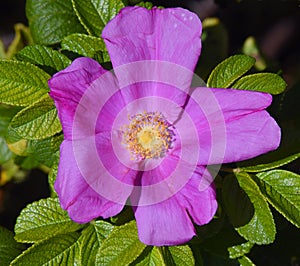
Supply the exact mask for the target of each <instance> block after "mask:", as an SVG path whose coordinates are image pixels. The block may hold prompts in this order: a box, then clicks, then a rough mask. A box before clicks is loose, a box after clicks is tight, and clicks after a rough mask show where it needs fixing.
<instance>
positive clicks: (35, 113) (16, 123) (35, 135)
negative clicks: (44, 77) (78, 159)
mask: <svg viewBox="0 0 300 266" xmlns="http://www.w3.org/2000/svg"><path fill="white" fill-rule="evenodd" d="M10 126H11V128H12V129H14V130H15V131H16V133H17V134H18V135H19V136H21V137H22V138H24V139H45V138H48V137H52V136H53V135H55V134H57V133H59V132H60V131H61V124H60V121H59V119H58V117H57V109H56V107H55V105H54V102H53V100H52V99H51V98H50V97H49V96H48V95H46V96H45V97H44V98H42V99H41V100H40V101H38V102H36V103H34V104H32V105H30V106H28V107H27V108H24V109H22V111H20V112H19V113H18V114H17V115H16V116H15V117H14V118H13V119H12V121H11V123H10Z"/></svg>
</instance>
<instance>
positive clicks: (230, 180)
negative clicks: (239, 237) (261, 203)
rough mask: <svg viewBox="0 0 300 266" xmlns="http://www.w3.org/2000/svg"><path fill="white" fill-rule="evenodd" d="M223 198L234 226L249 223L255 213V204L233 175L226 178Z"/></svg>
mask: <svg viewBox="0 0 300 266" xmlns="http://www.w3.org/2000/svg"><path fill="white" fill-rule="evenodd" d="M222 199H223V204H224V207H225V210H226V213H227V215H228V218H229V220H230V222H231V223H232V225H233V226H234V227H240V226H243V225H245V224H247V223H249V221H250V220H251V218H252V217H253V215H254V208H253V204H252V203H251V201H250V199H249V197H248V195H247V194H246V192H245V191H244V190H242V189H241V187H240V186H239V184H238V182H237V180H236V178H235V177H234V176H233V175H228V176H226V177H225V179H224V183H223V189H222Z"/></svg>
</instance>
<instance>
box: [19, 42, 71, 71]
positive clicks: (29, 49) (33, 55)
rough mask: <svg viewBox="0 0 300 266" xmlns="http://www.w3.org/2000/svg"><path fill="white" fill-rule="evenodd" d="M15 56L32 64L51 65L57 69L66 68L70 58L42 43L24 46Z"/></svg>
mask: <svg viewBox="0 0 300 266" xmlns="http://www.w3.org/2000/svg"><path fill="white" fill-rule="evenodd" d="M16 58H17V59H18V60H20V61H26V62H29V63H32V64H34V65H40V66H47V67H51V68H53V69H55V70H57V71H59V70H62V69H64V68H66V67H67V66H68V65H70V64H71V62H72V61H71V60H70V59H69V58H68V57H66V56H65V55H63V54H61V53H60V52H58V51H55V50H53V49H51V48H49V47H46V46H42V45H31V46H26V47H25V48H24V49H22V50H21V51H20V52H19V53H17V54H16Z"/></svg>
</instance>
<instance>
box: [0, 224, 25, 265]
mask: <svg viewBox="0 0 300 266" xmlns="http://www.w3.org/2000/svg"><path fill="white" fill-rule="evenodd" d="M24 248H25V246H24V245H23V244H20V243H17V242H16V240H15V239H14V234H13V233H12V232H11V231H9V230H7V229H5V228H4V227H1V226H0V262H1V266H8V265H9V263H10V262H11V261H12V260H13V259H14V258H15V257H17V256H18V255H19V254H21V252H22V250H23V249H24Z"/></svg>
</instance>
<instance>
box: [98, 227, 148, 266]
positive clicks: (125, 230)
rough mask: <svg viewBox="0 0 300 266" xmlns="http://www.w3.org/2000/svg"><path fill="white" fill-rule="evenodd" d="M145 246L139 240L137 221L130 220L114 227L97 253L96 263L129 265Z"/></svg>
mask: <svg viewBox="0 0 300 266" xmlns="http://www.w3.org/2000/svg"><path fill="white" fill-rule="evenodd" d="M120 243H122V244H121V245H120ZM145 248H146V245H145V244H143V243H141V242H140V241H139V238H138V233H137V227H136V223H135V221H132V222H129V223H127V224H125V225H123V226H119V227H117V228H116V229H114V231H113V232H112V233H111V234H110V235H109V236H108V238H106V239H105V240H104V241H103V243H102V245H101V247H100V249H99V252H98V254H97V258H96V265H118V266H122V265H128V264H130V263H131V262H133V261H134V260H135V259H136V258H137V257H138V256H139V255H140V254H141V253H142V252H143V250H144V249H145Z"/></svg>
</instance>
